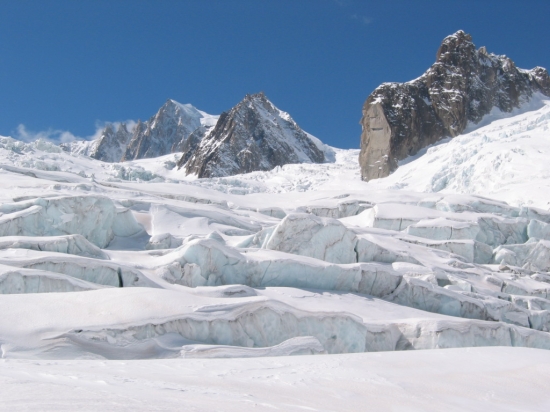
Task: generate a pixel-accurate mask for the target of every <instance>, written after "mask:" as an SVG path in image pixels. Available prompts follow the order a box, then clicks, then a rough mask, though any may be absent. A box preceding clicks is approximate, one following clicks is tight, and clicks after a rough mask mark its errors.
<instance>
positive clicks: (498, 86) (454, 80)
mask: <svg viewBox="0 0 550 412" xmlns="http://www.w3.org/2000/svg"><path fill="white" fill-rule="evenodd" d="M535 92H540V93H542V94H545V95H546V96H550V80H549V77H548V72H547V71H546V69H544V68H542V67H535V68H534V69H532V70H522V69H518V68H517V67H516V66H515V64H514V62H513V61H512V60H511V59H509V58H508V57H506V56H497V55H494V54H490V53H487V50H486V49H485V47H481V48H480V49H479V50H476V48H475V45H474V44H473V42H472V38H471V36H470V35H469V34H466V33H464V32H463V31H462V30H460V31H458V32H456V33H455V34H453V35H451V36H448V37H446V38H445V39H444V40H443V42H442V43H441V46H440V47H439V50H438V51H437V54H436V62H435V63H434V64H433V65H432V66H431V67H430V68H429V69H428V70H427V71H426V72H425V73H424V74H423V75H422V76H420V77H419V78H418V79H416V80H413V81H411V82H407V83H384V84H382V85H380V86H379V87H377V88H376V89H375V90H374V91H373V92H372V93H371V95H370V96H369V97H368V98H367V100H366V102H365V104H364V106H363V117H362V119H361V125H362V128H363V132H362V135H361V153H360V156H359V163H360V165H361V175H362V178H363V180H371V179H377V178H380V177H385V176H388V175H389V174H390V173H391V172H393V171H394V170H395V169H396V168H397V162H398V161H399V160H401V159H404V158H406V157H407V156H410V155H414V154H415V153H416V152H418V150H420V149H422V148H423V147H426V146H428V145H430V144H433V143H435V142H437V141H438V140H440V139H441V138H443V137H455V136H457V135H459V134H460V133H462V132H463V131H464V129H465V127H466V125H467V124H468V123H469V122H471V123H473V124H476V123H478V122H479V121H480V120H481V119H482V118H483V117H484V116H485V115H487V114H488V113H489V112H490V111H491V110H492V109H493V108H494V107H496V108H498V109H499V110H501V111H503V112H510V111H511V110H512V109H514V108H517V107H519V106H520V105H521V104H522V103H524V102H527V101H529V100H530V99H531V97H532V96H533V93H535Z"/></svg>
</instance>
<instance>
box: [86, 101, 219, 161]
mask: <svg viewBox="0 0 550 412" xmlns="http://www.w3.org/2000/svg"><path fill="white" fill-rule="evenodd" d="M217 119H218V116H214V115H210V114H208V113H205V112H203V111H200V110H198V109H196V108H195V107H194V106H192V105H190V104H181V103H178V102H176V101H175V100H167V101H166V103H165V104H164V105H163V106H162V107H161V108H160V109H159V111H158V112H157V114H156V115H154V116H153V117H151V118H150V119H149V120H148V121H146V122H141V121H139V122H138V123H137V125H136V126H135V128H134V129H133V130H132V131H131V132H130V131H129V130H128V129H127V127H126V125H125V124H124V123H122V124H120V125H119V126H118V128H117V129H116V130H115V127H114V126H113V125H111V124H109V125H107V126H106V127H105V129H104V130H103V133H102V134H101V137H100V138H99V139H98V140H97V142H96V143H93V144H92V145H91V147H90V149H88V151H89V153H88V154H89V156H91V157H93V158H94V159H98V160H103V161H105V162H119V161H125V160H135V159H145V158H153V157H158V156H163V155H166V154H170V153H174V152H179V151H181V150H182V148H183V146H184V144H185V142H186V140H187V138H188V137H189V136H190V135H191V134H192V133H193V132H194V131H195V130H197V129H201V130H202V129H204V130H205V131H206V130H209V129H210V128H212V127H213V126H214V124H215V123H216V120H217ZM75 149H78V147H76V146H75Z"/></svg>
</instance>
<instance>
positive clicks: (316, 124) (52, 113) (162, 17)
mask: <svg viewBox="0 0 550 412" xmlns="http://www.w3.org/2000/svg"><path fill="white" fill-rule="evenodd" d="M459 29H463V30H465V31H466V32H469V33H470V34H472V36H473V40H474V43H475V44H476V46H477V47H480V46H487V49H488V51H490V52H494V53H497V54H506V55H508V56H510V57H511V58H512V59H513V60H514V61H515V62H516V65H517V66H519V67H522V68H532V67H534V66H537V65H538V66H543V67H547V68H550V53H549V39H550V1H548V0H523V1H521V2H520V1H516V0H461V1H450V0H447V1H445V0H438V1H431V0H388V1H379V0H378V1H370V0H156V1H144V0H118V1H116V0H109V1H105V0H71V1H50V0H40V1H29V0H10V1H6V0H0V135H4V136H6V135H11V136H13V137H19V138H22V139H32V138H34V137H36V136H42V137H50V138H56V139H61V140H67V139H70V138H72V136H78V137H88V138H89V137H90V136H92V135H94V133H96V129H97V127H98V126H100V125H101V124H103V123H104V122H105V121H123V120H127V119H135V120H137V119H142V120H145V119H148V118H149V117H150V116H152V115H153V114H154V113H155V112H156V111H157V110H158V108H159V107H160V106H161V105H162V104H163V103H164V102H165V101H166V99H168V98H172V99H175V100H177V101H179V102H181V103H191V104H193V105H194V106H196V107H197V108H199V109H201V110H204V111H206V112H208V113H212V114H219V113H221V112H222V111H224V110H229V109H230V108H231V107H232V106H234V105H235V104H237V103H238V102H239V101H240V100H241V99H242V98H243V97H244V95H245V94H247V93H256V92H258V91H264V92H265V93H266V95H267V96H268V98H269V99H270V100H271V101H272V102H273V103H274V104H275V105H277V106H278V107H279V108H280V109H282V110H285V111H287V112H289V113H290V114H291V115H292V117H293V118H294V119H295V120H296V121H297V122H298V124H299V125H300V126H301V127H302V128H303V129H304V130H306V131H308V132H310V133H312V134H314V135H316V136H317V137H319V138H320V139H322V140H323V141H324V142H326V143H328V144H331V145H333V146H337V147H344V148H351V147H358V146H359V135H360V131H361V129H360V126H359V124H358V122H359V119H360V117H361V107H362V104H363V102H364V101H365V99H366V98H367V96H368V95H369V94H370V93H371V92H372V90H373V89H374V88H375V87H376V86H378V85H379V84H380V83H382V82H388V81H407V80H410V79H413V78H415V77H418V76H419V75H420V74H422V72H424V71H425V70H426V69H427V68H428V67H429V66H430V65H431V64H432V63H433V61H434V59H435V53H436V51H437V48H438V46H439V44H440V42H441V40H442V39H443V38H444V37H445V36H446V35H449V34H452V33H454V32H455V31H457V30H459Z"/></svg>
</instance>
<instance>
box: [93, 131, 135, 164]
mask: <svg viewBox="0 0 550 412" xmlns="http://www.w3.org/2000/svg"><path fill="white" fill-rule="evenodd" d="M131 137H132V133H130V132H129V131H128V129H127V128H126V125H125V124H124V123H121V124H120V125H119V126H118V129H117V130H116V131H115V129H114V127H113V125H112V124H108V125H107V126H105V129H104V130H103V133H102V134H101V137H100V138H99V140H98V143H97V145H94V147H93V149H92V152H91V153H90V157H93V158H94V159H98V160H103V161H104V162H118V161H119V160H120V159H121V158H122V156H123V155H124V152H125V151H126V144H127V143H128V140H130V138H131Z"/></svg>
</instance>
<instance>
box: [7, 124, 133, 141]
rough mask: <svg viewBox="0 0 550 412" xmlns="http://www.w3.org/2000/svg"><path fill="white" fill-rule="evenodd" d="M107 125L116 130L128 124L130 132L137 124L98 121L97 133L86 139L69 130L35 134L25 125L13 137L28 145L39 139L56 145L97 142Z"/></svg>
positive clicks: (43, 131)
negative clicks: (77, 141) (123, 124)
mask: <svg viewBox="0 0 550 412" xmlns="http://www.w3.org/2000/svg"><path fill="white" fill-rule="evenodd" d="M107 123H111V124H112V125H113V126H114V127H115V129H116V128H118V126H119V125H120V124H121V123H126V128H127V129H128V131H130V132H131V131H133V130H134V128H135V126H136V124H137V123H136V122H135V121H133V120H127V121H125V122H99V121H98V122H96V125H95V128H96V130H95V132H94V133H93V134H92V135H91V136H86V137H80V136H76V135H74V134H73V133H71V132H69V131H67V130H56V129H48V130H42V131H38V132H35V131H32V130H29V129H27V127H26V126H25V125H24V124H20V125H19V126H17V128H16V129H15V133H14V135H13V136H12V137H13V138H14V139H17V140H21V141H23V142H26V143H29V142H33V141H35V140H38V139H42V140H46V141H48V142H52V143H54V144H59V143H68V142H72V141H74V140H95V139H98V138H99V137H100V136H101V133H102V132H103V129H105V126H106V125H107Z"/></svg>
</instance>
